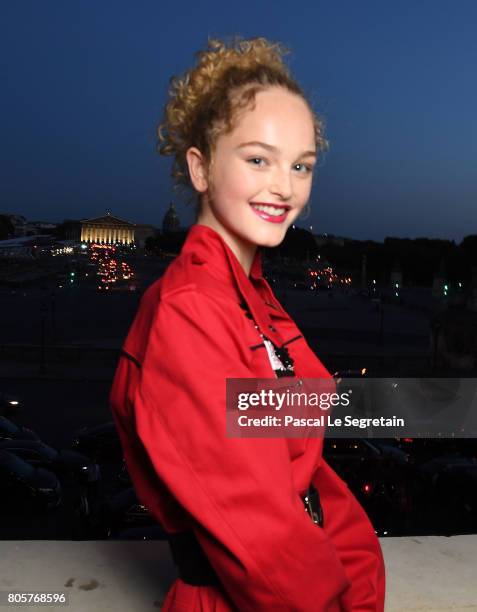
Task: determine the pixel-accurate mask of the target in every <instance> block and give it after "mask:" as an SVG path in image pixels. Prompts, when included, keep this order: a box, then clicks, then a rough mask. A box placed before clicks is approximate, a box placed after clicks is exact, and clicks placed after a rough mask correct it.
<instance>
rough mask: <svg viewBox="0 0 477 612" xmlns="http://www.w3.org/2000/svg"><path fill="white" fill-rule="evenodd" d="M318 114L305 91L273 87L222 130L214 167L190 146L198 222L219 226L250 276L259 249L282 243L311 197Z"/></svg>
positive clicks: (216, 227)
mask: <svg viewBox="0 0 477 612" xmlns="http://www.w3.org/2000/svg"><path fill="white" fill-rule="evenodd" d="M315 150H316V146H315V132H314V124H313V118H312V115H311V111H310V109H309V108H308V106H307V104H306V102H305V101H304V100H303V98H301V97H300V96H299V95H297V94H294V93H291V92H289V91H288V90H286V89H284V88H282V87H269V88H268V89H266V90H263V91H259V92H258V93H256V95H255V105H254V107H253V108H252V107H250V106H249V107H248V108H247V109H244V110H243V111H241V112H240V115H239V116H238V117H237V120H236V123H235V126H234V129H233V130H232V131H231V132H230V133H223V134H220V135H219V136H218V138H217V141H216V143H215V147H214V149H213V151H212V156H211V157H212V159H211V164H210V166H208V165H207V163H206V161H205V159H204V157H203V155H202V154H201V152H200V151H198V149H196V148H194V147H191V148H190V149H189V150H188V151H187V162H188V166H189V173H190V176H191V181H192V183H193V185H194V187H195V189H196V190H197V191H198V192H199V193H201V194H202V198H201V211H200V214H199V216H198V219H197V222H198V223H200V224H202V225H207V226H209V227H211V228H212V229H214V230H216V231H217V232H218V233H219V234H220V235H221V236H222V238H223V239H224V240H225V242H226V243H227V244H228V246H229V247H230V248H231V249H232V251H233V252H234V253H235V255H236V256H237V258H238V260H239V261H240V262H241V263H242V265H243V266H244V268H245V269H246V271H247V273H248V270H247V268H248V269H249V267H250V264H251V261H252V259H253V255H254V253H255V250H256V248H257V246H268V247H273V246H277V245H278V244H280V243H281V242H282V240H283V239H284V237H285V233H286V231H287V229H288V228H289V227H290V225H291V224H292V223H293V222H294V221H295V219H296V218H297V216H298V215H299V214H300V212H301V211H302V210H303V208H304V206H305V205H306V203H307V201H308V198H309V196H310V190H311V185H312V170H313V165H314V164H315V161H316V155H315Z"/></svg>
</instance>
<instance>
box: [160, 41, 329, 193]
mask: <svg viewBox="0 0 477 612" xmlns="http://www.w3.org/2000/svg"><path fill="white" fill-rule="evenodd" d="M287 52H288V49H286V48H285V47H283V46H282V45H281V44H279V43H273V42H270V41H268V40H267V39H265V38H252V39H248V40H244V39H242V38H241V37H235V38H234V39H233V40H232V41H231V42H230V44H228V45H227V44H226V43H225V42H223V41H221V40H217V39H209V41H208V48H207V49H206V50H204V51H199V52H198V53H197V54H196V56H197V63H196V65H195V66H194V67H193V68H191V69H190V70H188V71H187V72H185V73H184V74H183V75H181V76H179V77H172V78H171V81H170V89H169V101H168V102H167V104H166V107H165V110H164V117H163V120H162V122H161V123H160V125H159V127H158V137H159V140H158V144H157V149H158V151H159V153H160V154H161V155H173V156H174V162H173V166H172V172H171V176H172V177H173V178H174V179H175V183H176V187H178V186H181V185H183V186H187V187H191V182H190V178H189V172H188V167H187V162H186V151H187V150H188V149H189V147H192V146H194V147H197V148H198V149H199V150H200V151H201V152H202V154H203V155H204V156H205V159H206V160H207V162H210V160H211V153H212V151H213V148H214V144H215V142H216V139H217V137H218V136H219V135H220V134H222V133H228V132H230V131H232V130H233V127H234V121H235V120H236V117H237V113H238V111H239V110H241V109H243V108H245V107H246V106H247V105H248V104H249V103H253V101H254V98H255V94H256V93H257V92H258V91H260V90H263V89H265V88H267V87H270V86H274V85H275V86H276V85H278V86H281V87H284V88H285V89H287V90H288V91H291V92H293V93H296V94H298V95H299V96H301V97H302V98H303V99H304V100H305V102H306V103H307V105H308V107H309V109H310V112H311V114H312V117H313V122H314V129H315V142H316V148H317V152H322V151H324V150H326V148H327V147H328V142H327V140H326V139H325V137H324V125H323V121H322V120H321V119H319V118H318V116H317V114H316V113H315V112H314V110H313V109H312V107H311V104H310V103H309V101H308V99H307V98H306V96H305V94H304V92H303V91H302V89H301V88H300V86H299V85H298V84H297V83H296V81H295V80H294V79H293V78H292V77H291V75H290V72H289V70H288V68H287V66H286V65H285V63H284V62H283V59H282V56H283V55H284V54H285V53H287ZM232 94H234V95H232Z"/></svg>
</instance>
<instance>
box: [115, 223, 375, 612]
mask: <svg viewBox="0 0 477 612" xmlns="http://www.w3.org/2000/svg"><path fill="white" fill-rule="evenodd" d="M244 301H245V303H246V304H247V305H248V308H249V310H250V312H251V313H252V315H253V317H254V319H255V322H256V323H257V324H258V325H259V327H260V329H261V330H262V331H263V333H265V334H266V335H267V336H268V337H269V338H270V339H271V340H273V341H274V342H275V344H276V345H278V346H282V345H283V343H287V348H288V350H289V352H290V355H291V356H292V358H293V359H294V362H295V373H296V376H298V377H303V378H305V377H310V378H318V377H330V374H329V372H328V371H327V370H326V368H325V367H324V366H323V364H322V363H321V362H320V361H319V359H318V358H317V357H316V356H315V354H314V353H313V352H312V351H311V349H310V348H309V346H308V344H307V343H306V341H305V339H304V338H303V336H302V334H301V333H300V330H299V329H298V328H297V326H296V325H295V323H294V322H293V321H292V320H291V318H290V317H289V316H288V315H287V313H286V312H285V311H284V309H283V308H282V307H281V305H280V304H279V302H278V301H277V299H276V298H275V296H274V294H273V292H272V290H271V288H270V286H269V285H268V283H267V282H266V281H265V280H264V278H263V276H262V273H261V259H260V252H259V251H257V254H256V256H255V259H254V261H253V265H252V268H251V272H250V277H247V276H246V274H245V272H244V270H243V268H242V267H241V265H240V264H239V262H238V260H237V259H236V257H235V255H234V254H233V252H232V251H231V250H230V249H229V247H228V246H227V245H226V244H225V242H224V241H223V240H222V238H221V237H220V235H219V234H217V233H216V232H215V231H214V230H212V229H210V228H208V227H206V226H203V225H197V224H196V225H193V226H192V227H191V229H190V231H189V234H188V236H187V239H186V242H185V244H184V246H183V249H182V251H181V254H180V255H179V257H177V258H176V259H175V260H174V261H173V262H172V263H171V264H170V266H169V267H168V269H167V271H166V273H165V274H164V276H163V277H162V278H160V279H159V280H158V281H156V282H155V283H154V284H153V285H152V286H151V287H150V288H149V289H148V290H147V291H146V292H145V294H144V296H143V298H142V300H141V305H140V308H139V311H138V313H137V316H136V318H135V320H134V323H133V325H132V327H131V329H130V331H129V335H128V336H127V339H126V341H125V343H124V347H123V353H122V355H121V357H120V359H119V364H118V367H117V371H116V375H115V378H114V382H113V387H112V390H111V395H110V400H111V407H112V411H113V416H114V420H115V422H116V425H117V428H118V432H119V436H120V440H121V443H122V447H123V450H124V456H125V460H126V465H127V468H128V470H129V473H130V475H131V478H132V481H133V483H134V487H135V489H136V492H137V494H138V497H139V499H140V500H141V501H142V502H143V503H144V504H145V505H146V506H147V507H148V508H149V510H150V511H151V513H152V514H153V515H154V516H155V517H156V518H157V520H158V521H159V522H160V523H161V524H162V525H163V526H164V528H165V529H166V530H167V531H168V532H179V531H184V530H190V529H193V530H194V532H195V534H196V537H197V538H198V540H199V542H200V544H201V546H202V548H203V550H204V551H205V553H206V555H207V557H208V558H209V559H210V562H211V564H212V566H213V567H214V569H215V571H216V573H217V575H218V576H219V578H220V581H221V584H222V585H223V589H222V588H217V587H213V586H192V585H189V584H186V583H185V582H183V581H182V580H180V579H178V580H176V582H175V583H174V584H173V585H172V587H171V589H170V590H169V592H168V594H167V596H166V600H165V602H164V605H163V608H162V609H163V612H169V611H178V612H182V611H189V612H194V611H212V610H213V611H215V612H226V611H227V612H229V611H230V610H239V611H240V612H261V611H267V612H268V611H270V612H281V611H283V612H285V611H286V612H290V611H294V612H325V611H326V612H338V611H348V610H353V611H356V612H357V611H359V612H365V611H369V612H371V611H373V612H375V611H376V612H382V610H383V609H384V590H385V577H384V563H383V557H382V553H381V548H380V545H379V541H378V539H377V537H376V535H375V533H374V530H373V528H372V526H371V524H370V522H369V520H368V518H367V516H366V514H365V512H364V510H363V509H362V508H361V506H360V505H359V503H358V502H357V501H356V499H355V498H354V496H353V495H352V494H351V492H350V491H349V489H348V487H347V485H346V484H345V483H344V482H343V481H342V480H341V479H340V478H339V477H338V476H337V475H336V473H335V472H334V471H333V470H332V469H331V468H330V467H329V466H328V465H327V463H326V462H325V461H324V459H323V458H322V442H323V440H322V439H319V438H300V439H297V438H290V439H284V438H271V439H263V438H262V439H259V438H227V436H226V433H225V430H226V426H225V423H226V410H225V386H226V378H255V377H257V378H270V377H275V375H274V372H273V370H272V367H271V365H270V361H269V358H268V355H267V352H266V349H265V347H260V348H258V350H257V348H256V347H257V344H260V343H261V338H260V336H259V333H258V331H257V330H256V329H255V327H254V324H253V322H252V321H251V319H250V318H248V317H247V316H245V314H244V309H243V302H244ZM241 302H242V307H241V306H240V303H241ZM251 347H255V349H254V350H252V349H251ZM310 481H311V482H313V484H314V485H315V486H316V487H317V489H318V490H319V493H320V497H321V501H322V506H323V511H324V516H325V522H324V528H321V527H318V526H317V525H315V524H314V523H313V522H312V521H311V519H310V517H309V516H308V515H307V514H306V513H305V512H304V509H303V502H302V500H301V498H300V495H302V494H303V493H304V491H305V489H306V488H307V487H308V485H309V483H310Z"/></svg>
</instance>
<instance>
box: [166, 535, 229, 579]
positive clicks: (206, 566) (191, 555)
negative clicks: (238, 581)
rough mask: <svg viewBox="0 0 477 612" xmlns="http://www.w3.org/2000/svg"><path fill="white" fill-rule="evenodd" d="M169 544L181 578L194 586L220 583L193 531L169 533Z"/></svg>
mask: <svg viewBox="0 0 477 612" xmlns="http://www.w3.org/2000/svg"><path fill="white" fill-rule="evenodd" d="M169 546H170V548H171V553H172V558H173V559H174V563H175V564H176V565H177V569H178V572H179V578H180V579H181V580H183V581H184V582H186V583H187V584H192V585H194V586H218V585H219V584H220V582H219V579H218V577H217V574H216V573H215V570H214V568H213V567H212V565H211V564H210V561H209V559H208V558H207V557H206V555H205V553H204V551H203V550H202V547H201V545H200V544H199V541H198V540H197V537H196V535H195V533H194V532H193V531H182V532H180V533H173V534H169Z"/></svg>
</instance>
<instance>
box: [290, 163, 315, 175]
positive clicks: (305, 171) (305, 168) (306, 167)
mask: <svg viewBox="0 0 477 612" xmlns="http://www.w3.org/2000/svg"><path fill="white" fill-rule="evenodd" d="M294 167H295V168H301V170H300V169H299V170H298V172H300V173H301V174H310V173H311V172H313V167H312V166H309V165H308V164H295V166H294Z"/></svg>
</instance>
